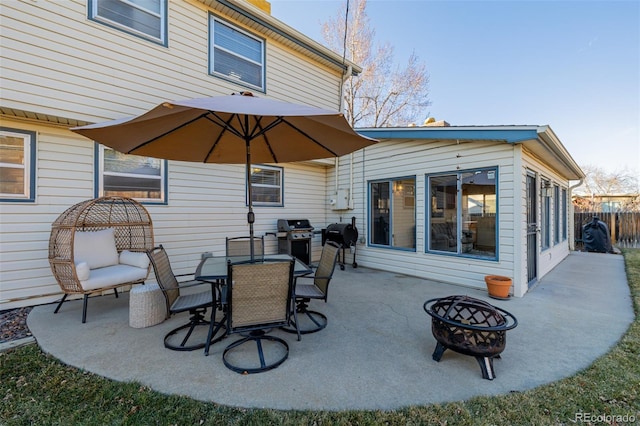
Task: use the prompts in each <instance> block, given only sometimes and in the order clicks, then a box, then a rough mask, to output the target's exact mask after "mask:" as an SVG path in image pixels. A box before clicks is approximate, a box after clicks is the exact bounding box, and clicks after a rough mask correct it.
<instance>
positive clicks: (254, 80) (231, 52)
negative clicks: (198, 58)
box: [209, 15, 264, 91]
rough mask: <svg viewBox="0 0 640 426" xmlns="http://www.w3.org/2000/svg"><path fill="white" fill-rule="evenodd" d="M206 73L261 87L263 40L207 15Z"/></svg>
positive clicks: (257, 87)
mask: <svg viewBox="0 0 640 426" xmlns="http://www.w3.org/2000/svg"><path fill="white" fill-rule="evenodd" d="M209 34H210V42H209V43H210V48H209V73H211V74H213V75H216V76H218V77H222V78H224V79H226V80H230V81H233V82H236V83H238V84H241V85H243V86H248V87H251V88H255V89H258V90H260V91H264V40H263V39H260V38H258V37H255V36H253V35H251V34H249V33H247V32H245V31H242V30H240V29H238V28H236V27H233V26H232V25H230V24H229V23H227V22H223V21H221V20H220V19H217V18H216V17H214V16H213V15H211V17H210V20H209Z"/></svg>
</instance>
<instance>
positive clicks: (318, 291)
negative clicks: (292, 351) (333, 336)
mask: <svg viewBox="0 0 640 426" xmlns="http://www.w3.org/2000/svg"><path fill="white" fill-rule="evenodd" d="M340 248H341V246H340V244H338V243H336V242H334V241H326V242H325V244H324V246H323V247H322V254H321V256H320V262H319V263H318V267H317V268H316V270H315V273H314V274H313V275H309V276H302V277H298V278H296V285H295V289H294V292H293V299H294V303H295V306H294V307H293V320H292V321H291V324H290V325H289V326H286V327H283V330H284V331H286V332H289V333H297V334H298V340H300V335H301V334H309V333H315V332H317V331H320V330H322V329H323V328H325V327H326V326H327V317H326V315H324V314H323V313H321V312H317V311H312V310H309V302H310V301H311V299H317V300H324V301H325V303H326V301H327V295H328V293H329V283H330V282H331V278H332V277H333V272H334V271H335V269H336V263H337V260H338V255H339V253H340ZM307 280H311V281H312V282H306V281H307ZM301 316H302V318H304V317H306V318H307V321H305V323H306V324H309V326H305V324H302V321H301V320H300V319H299V318H300V317H301Z"/></svg>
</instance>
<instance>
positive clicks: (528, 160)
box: [520, 150, 570, 283]
mask: <svg viewBox="0 0 640 426" xmlns="http://www.w3.org/2000/svg"><path fill="white" fill-rule="evenodd" d="M528 170H529V171H532V172H534V173H535V175H536V185H537V188H538V199H537V200H536V202H537V207H538V226H539V224H540V223H542V219H541V217H542V213H543V212H542V208H543V206H542V205H541V197H540V186H541V180H543V179H547V180H550V181H551V184H552V185H558V186H559V187H560V190H561V191H562V189H566V190H567V198H569V196H570V195H569V191H568V182H567V180H566V179H564V178H563V177H562V176H561V175H559V174H558V173H557V172H555V171H554V170H553V169H551V168H550V167H548V166H546V165H545V164H544V163H543V162H542V161H540V160H539V159H537V158H536V157H535V156H533V155H531V154H530V153H528V152H527V151H526V150H523V169H522V173H521V178H522V181H523V182H524V181H525V179H526V176H527V171H528ZM520 200H521V202H522V203H523V212H524V218H523V223H526V194H525V193H524V191H523V193H522V197H521V198H520ZM558 201H559V200H558ZM567 201H568V202H570V200H567ZM554 202H555V200H554V199H553V198H552V199H551V216H552V218H551V221H550V222H551V223H550V226H551V229H550V232H551V241H550V246H549V248H547V249H545V250H544V251H543V250H542V243H541V236H540V234H538V249H537V252H538V279H539V278H542V277H543V276H544V275H546V274H547V273H548V272H549V271H550V270H551V269H553V268H554V267H555V266H556V265H557V264H558V263H560V262H561V261H562V260H563V259H564V258H565V257H567V256H568V255H569V240H568V239H569V225H568V224H567V239H565V240H562V233H561V234H560V242H559V243H558V244H555V243H554V241H553V235H554V230H555V227H556V226H560V225H561V224H557V223H556V222H555V220H554V219H553V209H554ZM561 211H562V210H561ZM568 212H569V214H570V210H568ZM521 232H522V235H521V237H523V238H524V239H523V242H524V244H523V246H524V247H525V252H524V253H525V254H526V228H525V229H523V230H522V231H521ZM522 261H523V263H522V264H521V266H523V271H522V273H523V274H524V275H523V277H522V279H523V280H524V282H525V283H526V278H527V275H526V273H527V270H526V265H527V264H526V262H527V259H526V256H523V260H522Z"/></svg>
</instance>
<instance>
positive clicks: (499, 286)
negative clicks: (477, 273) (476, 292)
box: [484, 275, 512, 299]
mask: <svg viewBox="0 0 640 426" xmlns="http://www.w3.org/2000/svg"><path fill="white" fill-rule="evenodd" d="M484 281H485V283H487V290H488V291H489V296H491V297H495V298H496V299H508V298H509V289H511V284H512V280H511V278H509V277H503V276H500V275H486V276H485V277H484Z"/></svg>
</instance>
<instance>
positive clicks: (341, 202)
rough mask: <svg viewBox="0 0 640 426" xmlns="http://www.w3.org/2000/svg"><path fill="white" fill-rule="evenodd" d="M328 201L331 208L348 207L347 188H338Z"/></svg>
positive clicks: (342, 208) (341, 208) (343, 208)
mask: <svg viewBox="0 0 640 426" xmlns="http://www.w3.org/2000/svg"><path fill="white" fill-rule="evenodd" d="M329 203H330V204H331V210H347V209H348V208H349V190H348V189H338V191H337V192H336V193H335V194H334V196H333V197H332V198H331V200H330V201H329Z"/></svg>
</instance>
